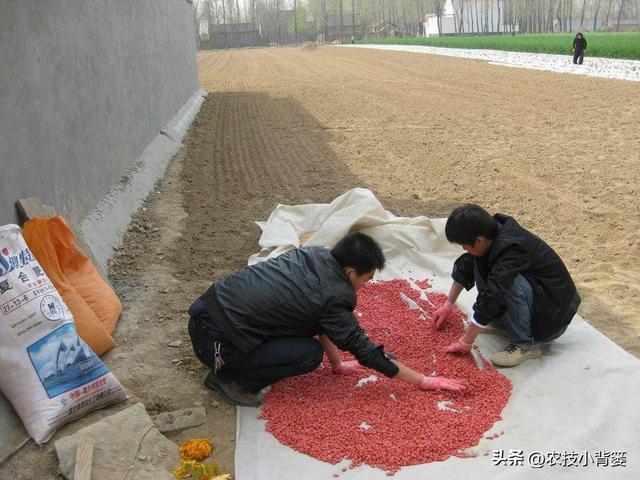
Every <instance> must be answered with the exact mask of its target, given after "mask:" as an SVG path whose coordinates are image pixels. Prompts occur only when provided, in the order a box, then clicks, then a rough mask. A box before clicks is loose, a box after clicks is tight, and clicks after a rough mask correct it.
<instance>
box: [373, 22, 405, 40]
mask: <svg viewBox="0 0 640 480" xmlns="http://www.w3.org/2000/svg"><path fill="white" fill-rule="evenodd" d="M402 36H404V35H403V33H402V30H400V28H398V26H397V25H396V24H394V23H391V22H387V21H384V22H378V23H374V24H372V25H369V28H368V29H367V37H368V38H391V37H396V38H397V37H402Z"/></svg>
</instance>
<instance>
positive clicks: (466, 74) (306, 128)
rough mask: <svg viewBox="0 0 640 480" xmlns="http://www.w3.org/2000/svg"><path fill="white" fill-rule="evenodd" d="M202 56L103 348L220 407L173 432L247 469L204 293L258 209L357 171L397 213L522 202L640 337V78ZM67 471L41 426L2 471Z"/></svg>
mask: <svg viewBox="0 0 640 480" xmlns="http://www.w3.org/2000/svg"><path fill="white" fill-rule="evenodd" d="M199 67H200V80H201V85H202V87H203V88H205V89H207V90H209V91H210V92H211V94H210V95H209V97H208V98H207V100H206V102H205V104H204V105H203V107H202V110H201V112H200V114H199V115H198V117H197V119H196V121H195V122H194V125H193V126H192V128H191V130H190V133H189V135H188V137H187V138H186V139H185V147H184V148H183V149H182V151H181V152H180V154H179V155H178V156H177V157H176V159H175V160H174V162H173V163H172V164H171V166H170V168H169V171H168V172H167V175H166V177H165V179H164V180H163V181H162V182H160V183H159V184H158V186H157V189H156V191H155V192H154V193H153V194H152V195H151V196H150V197H149V199H148V201H147V203H146V204H145V206H144V207H143V208H141V210H140V211H139V212H138V214H137V215H136V217H135V218H134V219H133V221H132V224H131V226H130V229H129V232H128V233H127V236H126V238H125V242H124V245H123V247H122V248H121V249H120V250H118V251H117V252H115V257H114V261H113V263H112V268H111V280H112V282H113V284H114V286H115V288H116V291H117V292H118V294H119V295H120V296H121V298H122V300H123V304H124V306H125V312H124V314H123V317H122V319H121V321H120V323H119V325H118V328H117V330H116V340H117V341H118V346H117V347H116V348H115V349H114V350H113V351H112V352H110V353H108V354H107V355H106V356H105V360H106V362H107V364H108V365H109V366H110V367H111V368H112V370H113V371H114V372H115V374H116V375H117V376H118V378H119V379H120V380H121V382H122V383H123V384H124V385H125V387H126V388H127V389H128V390H129V391H130V392H131V394H132V401H142V402H143V403H144V404H145V405H146V407H147V409H148V410H149V411H150V412H155V411H167V410H173V409H177V408H186V407H189V406H192V405H200V404H201V405H203V406H204V407H205V408H206V409H207V413H208V418H209V420H208V422H207V424H205V425H204V426H202V427H198V428H196V429H191V430H187V431H185V432H182V433H180V434H174V435H170V438H171V439H173V440H174V441H176V442H177V443H179V442H181V441H183V440H185V439H187V438H191V437H199V436H206V437H208V438H210V439H212V441H213V442H214V444H215V445H216V452H215V453H214V456H215V458H216V460H217V461H219V463H220V464H221V465H222V467H223V469H225V471H228V472H231V473H233V452H234V435H235V411H234V409H233V408H231V407H229V406H227V405H226V404H224V403H223V402H221V401H220V399H219V398H218V397H217V396H216V395H215V394H213V393H211V392H209V391H207V390H206V389H205V388H204V387H203V386H202V380H203V379H204V377H205V375H206V369H205V368H203V367H202V366H201V365H200V364H199V362H198V361H197V360H196V359H195V357H194V356H193V355H192V352H191V348H190V342H189V340H188V335H187V331H186V323H187V315H186V312H185V311H186V309H187V307H188V306H189V304H190V302H191V301H192V300H193V299H194V298H195V297H197V296H198V295H199V294H200V293H201V292H202V291H203V290H204V289H206V288H207V287H208V286H209V284H210V283H211V282H212V281H213V280H214V279H216V278H218V277H220V276H222V275H225V274H228V273H230V272H232V271H234V270H236V269H238V268H241V267H242V266H244V265H245V264H246V259H247V257H248V256H249V255H250V254H251V253H253V252H255V251H256V250H257V241H258V238H259V234H260V232H259V229H258V228H257V226H256V225H255V224H254V221H255V220H259V219H266V218H267V216H268V214H269V212H270V211H271V210H272V209H273V208H274V207H275V206H276V205H277V204H278V203H292V204H297V203H306V202H314V203H315V202H327V201H330V200H332V199H333V198H335V197H336V196H338V195H340V194H342V193H344V192H345V191H346V190H348V189H351V188H353V187H356V186H363V187H367V188H370V189H371V190H373V191H374V192H375V193H376V195H377V196H378V197H379V198H380V199H381V201H382V202H383V204H384V205H385V207H386V208H388V209H389V210H391V211H392V212H394V213H396V214H398V215H409V216H413V215H427V216H431V217H440V216H446V215H447V214H448V213H449V212H450V211H451V209H452V208H453V207H455V206H457V205H458V204H460V203H462V202H469V201H471V202H476V203H479V204H481V205H483V206H485V208H487V209H488V210H489V211H491V212H495V211H500V212H504V213H509V214H512V215H514V216H515V217H516V218H517V219H518V220H519V221H520V222H521V223H522V224H523V225H524V226H525V227H527V228H529V229H530V230H532V231H534V232H536V233H537V234H538V235H540V236H541V237H542V238H544V239H545V240H547V242H548V243H550V244H551V245H552V246H553V247H554V248H555V249H556V250H557V251H558V253H559V254H560V255H561V256H562V258H563V259H564V260H565V263H566V264H567V266H568V268H569V270H570V271H571V273H572V275H573V277H574V279H575V280H576V283H577V284H578V288H579V289H580V291H581V293H582V294H583V305H582V307H581V312H580V313H581V314H582V315H583V316H584V317H586V319H587V320H588V321H589V322H590V323H591V324H592V325H594V326H595V327H597V328H598V329H600V330H601V331H603V332H604V333H605V334H606V335H608V336H609V337H610V338H612V339H613V340H614V341H615V342H616V343H618V344H619V345H620V346H622V347H623V348H625V349H626V350H627V351H629V352H631V353H633V354H635V355H636V356H638V355H640V320H638V319H639V318H640V315H639V314H640V296H639V290H640V286H639V285H640V270H639V269H638V266H637V258H638V255H639V254H640V215H639V214H638V212H637V206H636V205H635V203H636V201H637V199H638V198H639V196H638V185H640V162H639V160H640V136H639V135H638V125H639V124H640V109H638V108H637V106H638V105H640V89H639V88H638V86H637V84H634V83H630V82H623V81H615V80H602V79H595V78H586V77H585V78H582V77H576V76H573V75H561V74H554V73H549V72H541V71H527V70H520V69H508V68H501V67H498V66H492V65H488V64H486V63H483V62H479V61H473V60H461V59H455V58H448V57H436V56H430V55H417V54H410V53H397V52H382V51H374V50H362V49H358V50H350V49H340V48H335V47H323V48H318V49H316V50H311V49H303V48H275V49H256V50H236V51H227V52H206V53H201V54H200V55H199ZM174 340H182V344H181V345H180V346H179V347H176V348H172V347H169V346H167V343H169V342H171V341H174ZM117 408H121V406H118V407H113V408H111V409H110V410H111V411H113V410H115V409H117ZM105 413H109V410H107V411H106V412H104V411H103V412H101V413H100V414H99V415H104V414H105ZM85 421H91V418H90V419H88V420H85ZM79 423H80V422H75V423H74V424H72V425H71V426H69V427H67V428H65V429H63V431H62V432H61V433H60V434H65V433H67V432H69V431H72V430H74V429H76V428H78V425H79ZM60 434H59V435H60ZM56 471H57V466H56V459H55V454H54V452H53V442H50V443H49V444H48V445H46V446H45V447H43V448H39V447H36V446H34V445H33V444H30V445H28V446H27V447H25V448H24V449H23V450H22V451H20V452H19V453H18V454H16V455H14V456H13V457H12V458H11V459H10V460H9V461H8V462H6V463H5V464H3V465H2V466H0V478H16V479H31V478H55V475H56Z"/></svg>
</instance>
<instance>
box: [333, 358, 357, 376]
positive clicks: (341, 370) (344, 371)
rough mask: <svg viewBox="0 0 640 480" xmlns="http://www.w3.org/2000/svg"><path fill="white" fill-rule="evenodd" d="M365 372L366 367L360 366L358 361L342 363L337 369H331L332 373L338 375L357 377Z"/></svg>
mask: <svg viewBox="0 0 640 480" xmlns="http://www.w3.org/2000/svg"><path fill="white" fill-rule="evenodd" d="M363 370H365V367H363V366H362V365H360V364H359V363H358V361H357V360H350V361H348V362H342V363H341V364H340V365H338V366H337V367H333V366H332V367H331V371H332V372H333V373H335V374H336V375H357V374H359V373H362V371H363Z"/></svg>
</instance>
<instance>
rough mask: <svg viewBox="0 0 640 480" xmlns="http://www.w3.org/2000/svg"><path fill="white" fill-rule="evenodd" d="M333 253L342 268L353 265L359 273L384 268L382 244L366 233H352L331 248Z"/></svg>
mask: <svg viewBox="0 0 640 480" xmlns="http://www.w3.org/2000/svg"><path fill="white" fill-rule="evenodd" d="M331 255H333V258H335V259H336V260H337V262H338V263H339V264H340V266H341V267H342V268H344V267H352V268H354V269H355V271H356V273H357V274H358V275H363V274H365V273H367V272H370V271H371V270H373V269H374V268H375V269H378V270H382V269H383V268H384V254H383V253H382V250H381V249H380V245H378V242H376V241H375V240H374V239H373V238H371V237H370V236H368V235H365V234H364V233H359V232H356V233H350V234H349V235H346V236H344V237H342V238H341V239H340V241H339V242H338V243H337V244H336V246H335V247H333V248H332V249H331Z"/></svg>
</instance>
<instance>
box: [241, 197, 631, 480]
mask: <svg viewBox="0 0 640 480" xmlns="http://www.w3.org/2000/svg"><path fill="white" fill-rule="evenodd" d="M444 222H445V221H444V219H436V220H434V219H429V218H427V217H416V218H406V217H396V216H394V215H393V214H391V213H390V212H388V211H386V210H385V209H384V208H383V207H382V205H381V204H380V203H379V202H378V200H377V199H376V198H375V196H374V195H373V194H372V193H371V192H370V191H368V190H365V189H359V188H358V189H354V190H351V191H349V192H347V193H345V194H344V195H342V196H340V197H338V198H337V199H335V200H334V201H333V202H332V203H331V204H313V205H296V206H284V205H280V206H278V207H277V208H276V209H275V210H274V211H273V213H272V214H271V216H270V217H269V219H268V220H267V222H264V223H259V225H260V227H261V228H262V230H263V234H262V237H261V239H260V246H261V247H262V251H261V252H260V253H258V254H256V255H253V256H252V257H251V258H250V260H249V263H255V262H258V261H261V260H264V259H267V258H271V257H273V256H277V255H279V254H281V253H283V252H284V251H287V250H290V249H292V248H295V247H297V246H299V240H298V236H299V235H300V234H301V233H303V232H306V231H315V234H314V235H313V236H312V237H311V238H310V240H309V241H307V243H306V245H322V246H327V247H330V246H332V245H333V244H335V243H336V242H337V241H338V240H339V239H340V238H341V237H342V236H343V235H344V234H346V233H347V232H349V231H352V230H360V231H362V232H364V233H367V234H368V235H371V236H372V237H373V238H375V239H376V240H377V241H378V242H379V243H380V244H381V247H382V249H383V251H384V253H385V256H386V257H387V267H385V269H384V271H382V272H380V273H379V274H378V275H376V279H379V280H386V279H392V278H407V277H409V278H414V279H420V278H427V279H429V280H430V281H431V283H432V285H433V286H434V290H436V291H442V292H446V291H448V288H449V286H450V284H451V278H450V270H451V265H452V263H453V260H454V259H455V258H456V257H457V256H458V255H459V254H460V253H462V250H461V249H460V248H459V247H457V246H455V245H453V246H452V245H450V244H449V243H448V242H447V241H446V239H445V237H444ZM474 299H475V291H474V290H472V291H471V292H463V294H462V295H461V297H460V299H459V300H458V305H459V306H460V307H461V308H462V309H463V310H464V311H465V312H466V313H467V314H470V313H471V306H472V304H473V301H474ZM477 343H478V345H479V346H480V349H481V351H482V353H483V355H484V356H485V357H488V356H490V355H491V354H493V353H494V352H497V351H499V350H501V349H502V348H504V339H501V338H500V337H496V336H493V335H480V336H479V339H478V341H477ZM639 367H640V361H639V360H638V359H636V358H635V357H633V356H632V355H630V354H628V353H627V352H625V351H624V350H622V349H621V348H620V347H618V346H617V345H616V344H614V343H613V342H611V341H610V340H609V339H608V338H606V337H605V336H604V335H602V334H601V333H600V332H598V331H597V330H595V329H594V328H593V327H591V326H590V325H589V324H588V323H586V322H585V321H584V320H583V319H582V318H580V317H578V316H576V317H575V318H574V320H573V322H572V323H571V325H570V326H569V328H568V329H567V332H566V333H565V334H564V335H563V336H562V337H560V338H559V339H558V340H556V341H555V342H553V343H552V344H551V345H550V346H549V347H548V348H547V349H546V350H545V352H544V354H543V356H542V358H540V359H537V360H531V361H528V362H525V363H524V364H522V365H520V366H518V367H517V368H513V369H504V370H502V372H503V373H504V374H505V375H507V376H508V377H509V378H510V379H511V381H512V382H513V393H512V395H511V398H510V400H509V403H508V404H507V406H506V407H505V409H504V411H503V414H502V416H503V420H502V421H500V422H497V423H496V424H495V425H494V427H493V428H492V429H491V430H490V431H489V432H487V434H486V435H485V436H489V435H491V434H492V433H499V432H502V431H504V432H505V433H504V435H501V436H499V437H498V438H496V439H493V440H486V439H483V440H481V441H480V443H479V444H478V445H477V446H476V447H474V448H473V449H472V451H473V452H475V453H477V454H478V456H477V457H472V458H456V457H452V458H449V459H448V460H446V461H444V462H433V463H428V464H424V465H414V466H410V467H404V468H402V469H401V470H400V471H399V472H397V473H396V474H395V477H392V478H396V479H398V480H415V479H422V478H425V479H426V478H444V477H445V476H446V477H448V478H473V479H482V478H498V479H510V478H518V479H519V478H603V479H618V478H624V479H627V478H628V479H632V478H640V461H639V459H638V456H639V455H640V447H639V446H638V445H640V408H639V407H640V400H639V399H640V368H639ZM257 414H258V410H257V409H255V408H240V409H239V410H238V429H237V444H236V478H237V479H238V480H253V479H261V480H271V479H274V480H275V479H277V480H299V479H302V478H303V479H305V480H315V479H319V480H320V479H323V480H326V479H328V478H334V477H333V475H334V474H337V475H339V478H341V479H344V480H383V479H387V478H389V477H388V476H387V475H386V473H385V472H383V471H381V470H379V469H375V468H370V467H368V466H360V467H357V468H355V469H351V470H349V469H348V470H347V471H345V472H342V469H343V468H344V467H345V466H347V465H348V461H346V460H345V461H343V462H342V463H340V464H338V465H331V464H328V463H325V462H321V461H319V460H316V459H314V458H311V457H309V456H307V455H304V454H302V453H299V452H296V451H295V450H292V449H291V448H289V447H287V446H284V445H282V444H280V443H279V442H278V441H277V440H276V439H275V438H274V437H273V436H272V435H271V434H269V433H267V432H266V431H265V428H264V423H265V422H264V421H262V420H258V419H257V418H256V416H257ZM336 415H337V416H339V415H340V412H336ZM326 441H327V442H331V439H330V438H328V439H326ZM520 451H521V453H520ZM616 452H623V453H622V454H620V453H616ZM541 455H546V457H545V459H546V458H548V459H549V460H548V461H545V463H544V464H543V465H542V466H537V465H538V464H539V463H540V458H541ZM499 457H504V458H505V459H509V462H515V463H519V458H520V457H522V465H506V464H505V463H506V462H500V464H498V465H495V464H494V463H495V462H494V458H495V459H496V461H497V459H498V458H499ZM554 459H555V460H554ZM576 459H578V460H580V466H562V463H573V462H574V461H575V460H576ZM623 459H624V460H625V462H624V463H625V466H622V465H619V466H613V465H615V464H620V463H623V461H622V460H623ZM553 463H556V465H552V464H553ZM585 463H586V466H583V465H584V464H585ZM534 464H536V466H534ZM605 464H606V465H605Z"/></svg>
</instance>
